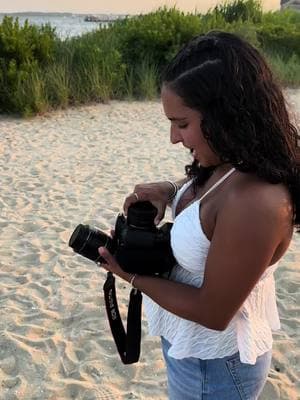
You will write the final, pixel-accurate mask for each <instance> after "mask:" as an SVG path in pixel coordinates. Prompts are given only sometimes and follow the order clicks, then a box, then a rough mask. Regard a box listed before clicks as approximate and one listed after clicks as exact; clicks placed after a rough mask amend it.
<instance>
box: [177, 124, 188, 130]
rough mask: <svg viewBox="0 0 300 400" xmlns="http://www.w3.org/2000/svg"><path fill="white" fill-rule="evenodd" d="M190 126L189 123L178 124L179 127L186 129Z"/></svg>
mask: <svg viewBox="0 0 300 400" xmlns="http://www.w3.org/2000/svg"><path fill="white" fill-rule="evenodd" d="M187 127H188V124H183V125H178V128H179V129H185V128H187Z"/></svg>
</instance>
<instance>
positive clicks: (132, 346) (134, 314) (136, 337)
mask: <svg viewBox="0 0 300 400" xmlns="http://www.w3.org/2000/svg"><path fill="white" fill-rule="evenodd" d="M103 290H104V299H105V306H106V313H107V316H108V320H109V325H110V329H111V332H112V335H113V338H114V341H115V343H116V346H117V349H118V352H119V354H120V357H121V360H122V362H123V364H133V363H135V362H137V361H138V360H139V356H140V348H141V317H142V315H141V314H142V293H141V292H140V291H139V290H137V289H132V290H131V292H130V297H129V305H128V313H127V333H126V332H125V329H124V326H123V322H122V319H121V316H120V312H119V306H118V301H117V297H116V286H115V277H114V276H113V274H112V273H111V272H108V273H107V278H106V281H105V283H104V286H103Z"/></svg>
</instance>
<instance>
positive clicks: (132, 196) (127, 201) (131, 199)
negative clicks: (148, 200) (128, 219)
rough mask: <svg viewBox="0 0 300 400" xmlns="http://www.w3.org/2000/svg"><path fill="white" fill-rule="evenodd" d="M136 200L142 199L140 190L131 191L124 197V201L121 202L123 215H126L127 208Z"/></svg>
mask: <svg viewBox="0 0 300 400" xmlns="http://www.w3.org/2000/svg"><path fill="white" fill-rule="evenodd" d="M137 201H143V194H142V193H140V192H139V193H137V192H133V193H131V194H130V195H129V196H127V197H126V199H125V202H124V204H123V210H124V214H125V215H127V212H128V208H129V207H130V206H131V204H134V203H136V202H137Z"/></svg>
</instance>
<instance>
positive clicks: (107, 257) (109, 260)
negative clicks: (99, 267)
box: [98, 247, 116, 267]
mask: <svg viewBox="0 0 300 400" xmlns="http://www.w3.org/2000/svg"><path fill="white" fill-rule="evenodd" d="M98 251H99V254H100V256H101V257H102V258H103V259H104V260H105V262H106V263H107V264H109V265H111V266H112V267H113V266H114V265H115V264H116V261H115V259H114V257H113V255H112V254H111V253H110V252H109V251H108V250H107V248H106V247H99V249H98Z"/></svg>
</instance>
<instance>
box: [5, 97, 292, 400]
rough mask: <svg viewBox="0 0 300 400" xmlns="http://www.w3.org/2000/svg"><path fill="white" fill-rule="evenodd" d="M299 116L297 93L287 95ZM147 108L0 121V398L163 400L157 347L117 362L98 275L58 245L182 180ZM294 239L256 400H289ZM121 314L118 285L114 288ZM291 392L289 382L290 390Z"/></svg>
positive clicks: (151, 344)
mask: <svg viewBox="0 0 300 400" xmlns="http://www.w3.org/2000/svg"><path fill="white" fill-rule="evenodd" d="M287 94H288V96H289V98H290V101H291V107H292V108H293V109H294V110H295V109H297V108H298V109H299V110H300V91H296V90H290V91H288V93H287ZM168 131H169V127H168V121H167V120H166V119H165V117H164V116H163V113H162V108H161V105H160V104H159V103H157V102H145V103H144V102H132V103H127V102H112V103H111V104H109V105H92V106H88V107H82V108H78V109H68V110H66V111H57V112H53V113H51V114H50V115H46V116H40V117H36V118H33V119H30V120H19V119H14V118H10V117H1V118H0V132H1V136H2V140H1V144H0V152H1V161H0V170H1V174H0V176H1V178H0V179H1V198H0V208H1V214H0V227H1V229H0V267H1V268H0V279H1V285H0V381H1V389H0V400H61V399H79V400H108V399H109V400H112V399H114V400H115V399H122V400H123V399H126V400H129V399H139V400H150V399H155V400H166V398H167V394H166V378H165V369H164V364H163V361H162V355H161V351H160V346H159V342H158V340H157V339H154V338H150V337H147V336H146V322H145V321H143V343H142V354H141V358H140V362H139V363H138V364H135V365H132V366H124V365H123V364H122V363H121V362H120V360H119V356H118V354H117V351H116V349H115V345H114V342H113V340H112V338H111V333H110V330H109V326H108V322H107V319H106V314H105V309H104V302H103V293H102V285H103V283H104V280H105V275H106V274H105V272H104V271H103V270H101V268H100V269H99V268H98V267H96V266H95V265H94V264H93V263H92V262H89V261H88V260H86V259H83V258H82V257H80V256H75V255H74V254H73V252H72V251H71V249H70V248H69V247H68V240H69V237H70V234H71V233H72V231H73V229H74V228H75V226H76V225H77V224H78V223H81V222H84V223H88V224H92V225H97V226H98V227H99V228H100V229H102V230H105V231H107V232H108V231H109V230H110V228H111V227H112V226H113V225H114V222H115V218H116V216H117V213H118V212H119V211H120V210H121V207H122V203H123V199H124V197H125V196H126V194H127V193H129V192H131V191H132V189H133V186H134V185H135V183H138V182H145V181H153V180H159V179H174V178H179V177H181V176H182V175H183V167H184V165H185V163H186V162H187V161H188V158H189V155H188V154H187V153H185V152H184V151H183V150H182V148H180V146H172V145H171V144H170V143H169V134H168ZM299 265H300V235H298V237H296V235H295V237H294V239H293V242H292V245H291V248H290V250H289V252H288V253H287V254H286V255H285V257H284V259H283V260H282V262H281V265H280V268H279V269H278V271H277V273H276V281H277V292H278V304H279V311H280V315H281V321H282V329H281V330H280V331H279V332H278V333H276V334H275V335H274V337H275V343H274V356H273V363H272V370H271V373H270V376H269V379H268V382H267V385H266V387H265V390H264V393H263V395H262V397H261V399H262V400H279V399H281V400H296V399H297V398H299V381H300V370H299V365H300V362H299V354H300V350H299V345H300V336H299V330H298V329H297V328H298V326H299V322H300V314H299V310H300V307H299V304H300V291H299V287H300V274H299ZM117 290H118V298H119V303H120V310H121V313H122V316H123V317H124V318H125V315H126V312H127V299H128V293H129V289H128V285H126V284H125V283H123V282H118V288H117ZM297 385H298V386H297Z"/></svg>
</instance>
